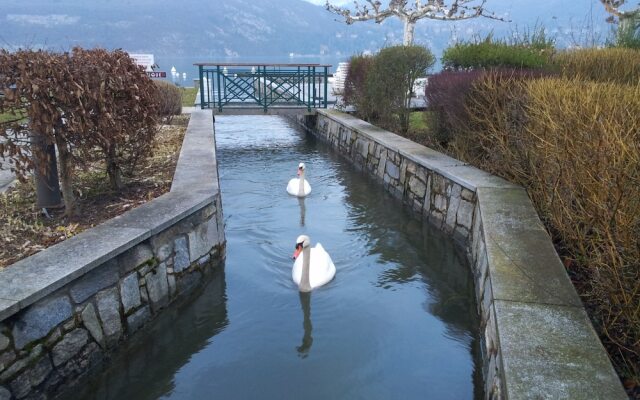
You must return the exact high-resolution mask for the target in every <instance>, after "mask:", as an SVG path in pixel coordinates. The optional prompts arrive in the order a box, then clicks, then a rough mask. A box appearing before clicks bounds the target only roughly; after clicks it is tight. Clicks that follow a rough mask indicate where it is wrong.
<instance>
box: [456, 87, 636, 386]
mask: <svg viewBox="0 0 640 400" xmlns="http://www.w3.org/2000/svg"><path fill="white" fill-rule="evenodd" d="M467 105H468V111H469V113H470V118H471V121H472V126H471V127H470V131H469V132H468V133H467V134H466V135H463V136H460V137H458V138H456V141H455V144H454V146H452V147H451V148H452V149H454V155H455V156H456V157H458V158H462V159H465V160H467V161H470V162H472V163H474V164H475V165H477V166H479V167H481V168H483V169H485V170H489V171H491V172H493V173H496V174H498V175H501V176H504V177H506V178H508V179H510V180H512V181H515V182H518V183H520V184H522V185H524V186H525V187H526V188H527V189H528V192H529V194H530V196H531V197H532V200H533V201H534V203H535V204H536V207H537V209H538V212H539V214H540V215H541V217H542V219H543V220H544V221H545V223H546V225H547V227H548V229H549V231H550V232H551V233H552V235H553V236H554V238H555V240H556V241H557V244H558V247H559V248H560V251H561V253H562V254H563V256H564V257H565V265H566V266H567V267H568V270H569V272H570V274H571V275H572V278H574V281H575V283H576V286H577V288H578V291H579V293H580V295H581V297H582V298H583V301H584V302H585V304H586V305H587V308H588V310H589V311H590V316H591V318H592V321H593V322H594V325H595V326H596V328H597V329H598V331H599V333H600V335H601V337H602V339H603V342H604V343H605V345H607V348H608V350H609V353H610V356H611V357H612V359H613V361H614V364H615V365H616V368H617V369H618V371H619V372H620V373H621V375H622V376H623V377H626V378H627V379H628V380H629V382H630V383H629V385H631V386H633V385H637V384H638V382H639V381H640V118H638V116H639V115H640V84H636V85H623V84H616V83H597V82H586V81H584V80H580V79H578V78H576V79H563V78H544V79H536V80H529V81H510V80H498V79H495V78H492V77H491V76H488V77H486V78H485V79H482V80H480V81H478V82H477V83H476V86H475V88H474V91H473V92H472V94H471V96H470V97H469V99H468V103H467Z"/></svg>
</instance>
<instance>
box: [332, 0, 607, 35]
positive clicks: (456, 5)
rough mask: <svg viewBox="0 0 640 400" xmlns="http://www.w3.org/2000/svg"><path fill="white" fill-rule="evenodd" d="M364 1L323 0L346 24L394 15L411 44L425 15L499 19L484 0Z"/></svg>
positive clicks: (451, 19) (438, 18)
mask: <svg viewBox="0 0 640 400" xmlns="http://www.w3.org/2000/svg"><path fill="white" fill-rule="evenodd" d="M602 1H605V0H602ZM365 2H366V4H361V3H359V2H358V1H357V0H356V1H354V3H355V4H354V7H355V8H354V9H349V8H345V7H338V6H334V5H332V4H331V3H329V0H327V2H326V4H325V8H326V9H327V10H328V11H330V12H332V13H335V14H338V15H341V16H342V17H344V21H345V22H346V23H347V25H351V24H353V23H354V22H359V21H370V20H373V21H375V22H376V23H378V24H379V23H381V22H382V21H384V20H385V19H387V18H389V17H398V18H400V20H401V21H402V22H403V23H404V35H403V44H404V45H405V46H409V45H411V44H413V32H414V29H415V26H416V22H418V20H420V19H423V18H427V19H435V20H440V21H457V20H462V19H469V18H475V17H479V16H483V17H487V18H492V19H498V20H502V18H499V17H497V16H496V15H495V14H493V13H489V12H487V11H486V10H485V8H484V4H485V2H486V0H451V1H445V0H426V1H422V0H415V1H412V2H411V4H409V2H408V1H407V0H390V1H389V4H388V6H387V8H382V3H381V2H380V1H378V0H365Z"/></svg>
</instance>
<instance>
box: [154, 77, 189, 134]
mask: <svg viewBox="0 0 640 400" xmlns="http://www.w3.org/2000/svg"><path fill="white" fill-rule="evenodd" d="M154 83H155V85H156V88H157V98H156V100H157V102H158V115H159V116H161V117H163V118H164V120H165V122H166V123H168V124H170V123H171V120H172V119H173V116H174V115H180V114H181V113H182V92H181V91H180V88H179V87H177V86H176V85H174V84H173V83H171V82H167V81H154Z"/></svg>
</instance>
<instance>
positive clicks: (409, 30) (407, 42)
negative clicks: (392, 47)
mask: <svg viewBox="0 0 640 400" xmlns="http://www.w3.org/2000/svg"><path fill="white" fill-rule="evenodd" d="M402 22H404V36H403V38H402V44H403V45H404V46H411V45H412V44H413V31H414V29H415V27H416V22H415V21H411V20H410V19H409V18H403V19H402Z"/></svg>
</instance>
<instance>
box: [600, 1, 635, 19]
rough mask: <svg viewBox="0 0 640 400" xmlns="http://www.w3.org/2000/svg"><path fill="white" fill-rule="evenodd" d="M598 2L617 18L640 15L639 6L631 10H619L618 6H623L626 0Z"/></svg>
mask: <svg viewBox="0 0 640 400" xmlns="http://www.w3.org/2000/svg"><path fill="white" fill-rule="evenodd" d="M600 2H601V3H602V5H603V6H604V9H605V10H607V12H608V13H609V14H611V15H615V16H616V17H618V18H632V17H637V16H638V15H640V7H638V8H636V9H635V10H631V11H620V7H622V6H624V4H625V3H626V0H600Z"/></svg>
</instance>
